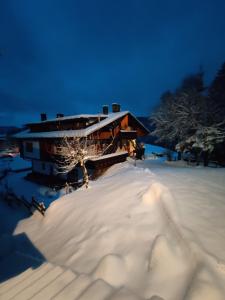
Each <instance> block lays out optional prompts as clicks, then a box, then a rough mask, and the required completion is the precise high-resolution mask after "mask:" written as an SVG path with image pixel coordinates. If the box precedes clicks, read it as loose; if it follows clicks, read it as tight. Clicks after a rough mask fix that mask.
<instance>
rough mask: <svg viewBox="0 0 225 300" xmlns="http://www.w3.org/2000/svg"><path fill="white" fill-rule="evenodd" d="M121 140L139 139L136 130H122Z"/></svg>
mask: <svg viewBox="0 0 225 300" xmlns="http://www.w3.org/2000/svg"><path fill="white" fill-rule="evenodd" d="M120 138H122V139H126V140H135V139H136V138H137V131H136V130H120Z"/></svg>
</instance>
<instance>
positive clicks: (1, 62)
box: [0, 0, 225, 125]
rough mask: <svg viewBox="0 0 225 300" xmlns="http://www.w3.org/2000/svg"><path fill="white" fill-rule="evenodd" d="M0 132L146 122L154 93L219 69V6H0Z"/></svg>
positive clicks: (29, 1)
mask: <svg viewBox="0 0 225 300" xmlns="http://www.w3.org/2000/svg"><path fill="white" fill-rule="evenodd" d="M0 49H1V50H0V102H1V109H0V125H3V124H5V125H8V124H16V125H20V124H22V123H24V122H28V121H35V120H38V119H39V113H40V112H47V113H48V114H49V115H50V116H54V115H55V113H57V112H62V113H65V114H74V113H97V112H99V111H100V110H101V106H102V104H111V103H112V102H119V103H121V105H122V108H123V109H124V110H131V111H132V112H133V113H135V114H136V115H149V113H150V111H151V109H152V107H153V106H154V105H155V103H157V101H158V100H159V97H160V94H161V93H162V92H164V91H165V90H167V89H174V88H176V87H177V86H178V84H179V83H180V81H181V79H182V78H183V77H184V76H185V75H187V74H190V73H193V72H196V71H198V69H199V66H200V65H203V67H204V70H205V73H206V76H205V77H206V81H207V82H210V80H211V79H212V78H213V76H214V75H215V73H216V71H217V69H218V68H219V67H220V65H221V64H222V62H223V61H225V1H224V0H188V1H186V0H182V1H181V0H174V1H173V0H170V1H169V0H164V1H163V0H88V1H87V0H79V1H76V0H0Z"/></svg>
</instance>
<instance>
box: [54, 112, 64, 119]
mask: <svg viewBox="0 0 225 300" xmlns="http://www.w3.org/2000/svg"><path fill="white" fill-rule="evenodd" d="M63 117H64V114H60V113H58V114H56V118H63Z"/></svg>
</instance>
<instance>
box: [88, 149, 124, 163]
mask: <svg viewBox="0 0 225 300" xmlns="http://www.w3.org/2000/svg"><path fill="white" fill-rule="evenodd" d="M125 154H128V152H127V151H121V152H115V153H110V154H105V155H101V156H98V157H94V158H91V159H89V160H91V161H97V160H103V159H106V158H110V157H116V156H120V155H125Z"/></svg>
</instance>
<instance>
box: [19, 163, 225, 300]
mask: <svg viewBox="0 0 225 300" xmlns="http://www.w3.org/2000/svg"><path fill="white" fill-rule="evenodd" d="M137 165H139V163H138V164H137ZM140 166H142V167H134V166H133V165H131V163H129V162H127V163H123V164H118V165H116V166H113V167H112V168H110V169H109V170H108V171H107V172H106V173H105V175H104V176H102V177H101V178H100V179H98V180H97V181H95V182H91V183H90V189H87V190H86V189H79V190H77V191H75V192H73V193H71V194H69V195H65V196H63V197H61V198H60V199H59V200H57V201H55V202H54V203H52V204H51V206H50V207H49V208H48V210H47V213H46V215H45V217H44V218H37V217H36V216H35V215H34V216H32V217H31V218H29V219H27V220H24V221H21V222H20V223H19V224H18V226H17V228H16V230H15V233H21V232H25V233H26V234H27V236H28V237H29V239H30V240H31V241H32V243H33V244H34V246H35V247H36V248H37V249H38V250H39V251H40V252H41V253H42V254H43V256H44V257H45V258H46V260H47V261H50V262H51V263H54V264H56V265H59V266H63V267H66V268H69V269H71V270H72V271H73V272H75V273H76V274H85V276H87V278H88V287H87V290H86V288H85V291H84V290H83V291H82V293H83V294H82V295H83V296H82V297H83V299H98V300H99V299H101V297H102V299H107V300H127V299H129V300H132V299H136V300H137V299H139V300H140V299H152V300H153V299H154V300H156V299H158V300H159V299H164V300H184V299H185V300H200V299H207V300H209V299H210V300H212V299H213V300H214V299H215V300H217V299H218V300H220V299H224V297H222V295H224V294H225V291H224V286H225V273H224V264H223V262H224V261H225V255H224V247H225V243H224V239H223V238H222V237H223V236H224V226H225V223H224V215H225V184H224V183H225V172H223V170H209V171H208V173H207V172H206V170H204V172H203V171H202V170H201V169H196V168H194V169H191V168H183V169H182V168H173V169H172V168H171V167H169V166H168V165H165V164H164V167H163V168H162V166H160V167H159V168H156V164H155V165H154V166H155V169H154V168H152V169H151V166H152V161H150V163H149V162H148V161H145V162H141V163H140ZM148 166H150V171H149V169H148ZM146 168H147V171H146ZM215 190H216V191H217V192H218V193H217V195H216V194H215ZM77 280H78V279H77ZM80 280H81V279H80ZM80 280H79V281H80ZM79 281H78V283H77V282H73V283H71V285H70V286H68V289H67V292H68V294H70V295H73V290H76V288H77V286H78V285H79ZM81 281H82V280H81ZM85 286H86V281H85ZM101 287H104V288H102V291H103V292H102V294H101V295H102V296H101V297H100V293H101ZM112 291H113V293H112V294H111V292H112ZM65 294H66V292H65V293H62V294H61V295H65ZM106 295H107V296H106ZM71 297H72V296H71ZM74 297H75V296H74ZM209 297H211V298H209ZM61 299H63V296H62V297H61ZM65 299H66V297H65ZM78 299H79V298H78ZM81 299H82V298H81Z"/></svg>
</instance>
